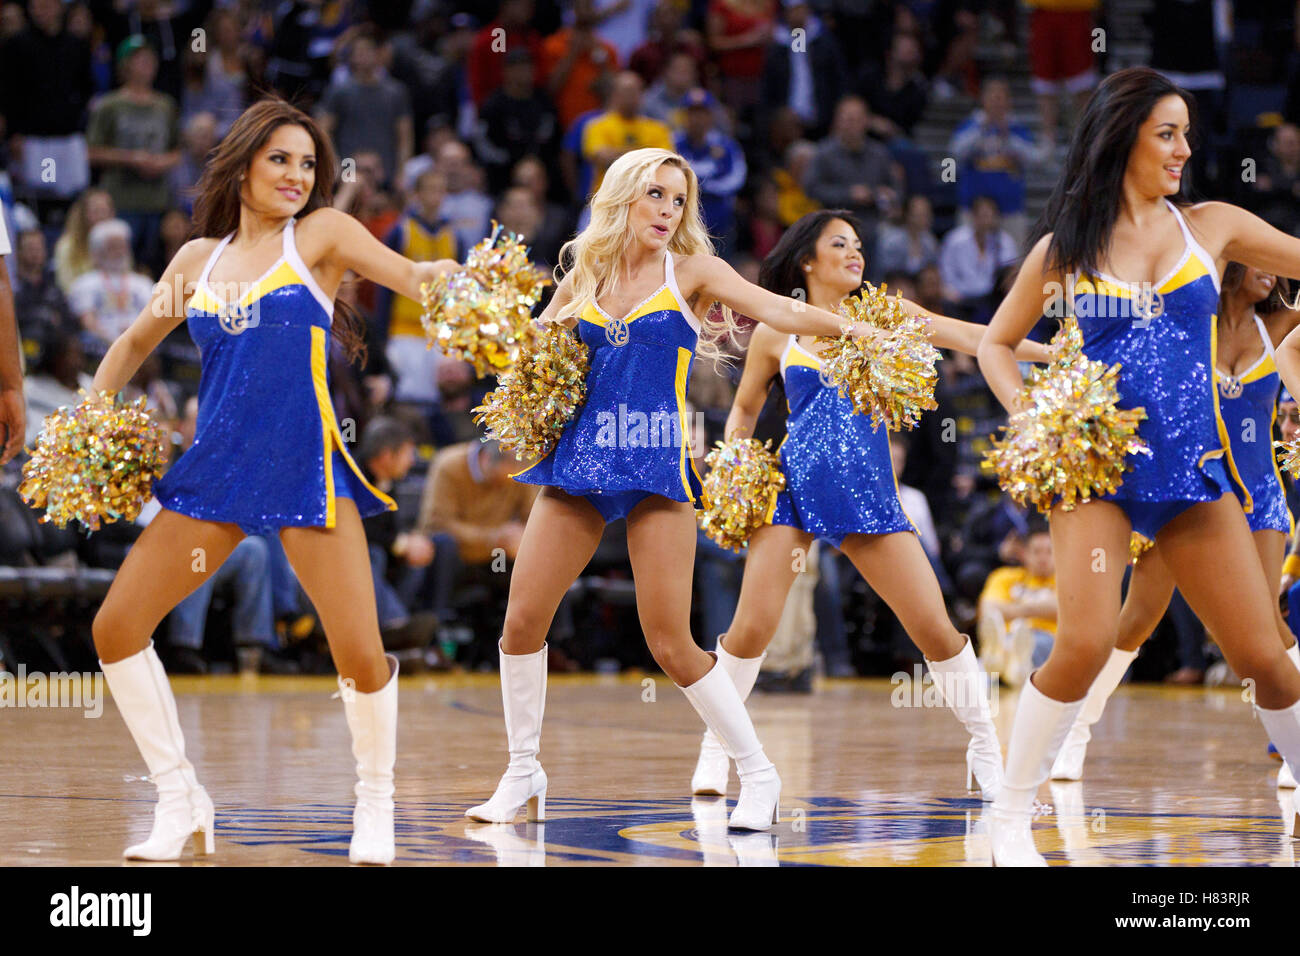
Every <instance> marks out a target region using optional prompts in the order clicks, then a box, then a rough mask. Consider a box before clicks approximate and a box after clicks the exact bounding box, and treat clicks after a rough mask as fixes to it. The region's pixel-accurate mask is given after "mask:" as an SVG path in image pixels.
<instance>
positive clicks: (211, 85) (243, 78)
mask: <svg viewBox="0 0 1300 956" xmlns="http://www.w3.org/2000/svg"><path fill="white" fill-rule="evenodd" d="M206 30H207V38H208V43H207V46H206V47H205V49H204V50H195V49H194V47H193V46H191V47H189V49H188V51H187V53H186V69H185V87H184V90H183V92H182V95H181V118H182V121H183V122H184V121H186V120H188V119H189V118H190V117H192V116H194V115H195V114H197V113H209V114H211V115H212V117H213V121H214V127H215V130H216V133H215V136H216V139H221V138H222V137H224V136H225V135H226V132H227V131H228V130H229V129H230V127H231V125H232V124H233V123H234V122H235V120H236V119H238V118H239V114H240V113H242V112H244V107H245V106H247V105H248V100H247V84H248V75H247V72H246V71H245V68H244V57H243V54H242V52H241V50H240V36H239V21H238V19H236V16H235V13H234V11H232V10H224V9H218V10H213V11H212V13H211V14H210V15H209V16H208V21H207V24H206Z"/></svg>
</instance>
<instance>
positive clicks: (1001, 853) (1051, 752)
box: [989, 674, 1083, 866]
mask: <svg viewBox="0 0 1300 956" xmlns="http://www.w3.org/2000/svg"><path fill="white" fill-rule="evenodd" d="M1082 706H1083V701H1082V700H1076V701H1070V702H1068V703H1067V702H1065V701H1060V700H1053V699H1052V698H1050V697H1048V696H1046V695H1045V694H1043V693H1042V691H1040V690H1039V689H1038V688H1037V687H1035V686H1034V680H1033V675H1032V674H1031V675H1029V680H1027V681H1025V686H1024V687H1023V688H1021V691H1020V702H1019V704H1018V706H1017V708H1016V720H1015V723H1014V724H1013V725H1012V727H1011V740H1010V742H1009V743H1008V745H1007V769H1006V773H1005V774H1004V775H1003V779H1002V790H1001V791H1000V792H999V793H998V796H997V799H996V800H994V801H993V807H992V809H993V815H992V817H991V819H990V821H989V843H990V844H991V847H992V850H993V865H994V866H1046V865H1047V861H1046V860H1044V859H1043V857H1042V856H1041V855H1040V854H1039V852H1038V850H1037V849H1036V848H1035V847H1034V837H1033V833H1032V824H1033V819H1034V795H1035V794H1036V793H1037V792H1038V788H1039V786H1040V785H1041V784H1042V782H1043V781H1044V780H1046V779H1047V774H1048V771H1049V770H1050V769H1051V766H1052V761H1053V760H1054V759H1055V757H1056V752H1057V751H1058V750H1059V749H1060V747H1061V742H1062V741H1063V740H1064V739H1065V735H1066V733H1067V732H1068V731H1069V729H1070V725H1071V724H1073V723H1074V718H1075V716H1076V715H1077V714H1078V713H1079V708H1081V707H1082Z"/></svg>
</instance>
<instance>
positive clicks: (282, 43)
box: [264, 0, 352, 103]
mask: <svg viewBox="0 0 1300 956" xmlns="http://www.w3.org/2000/svg"><path fill="white" fill-rule="evenodd" d="M273 9H274V12H273V13H272V14H271V16H270V24H269V27H270V29H269V30H267V31H266V36H265V40H264V42H265V44H266V47H267V49H266V75H265V81H266V84H267V86H269V87H271V88H272V89H274V90H275V91H276V92H277V93H279V94H280V95H281V96H283V97H284V98H285V99H287V100H289V101H290V102H306V103H314V102H315V101H316V100H317V99H318V98H319V97H320V95H321V91H322V90H323V89H325V86H326V85H327V82H328V79H329V70H330V56H331V55H332V54H333V52H334V44H335V40H336V39H337V38H338V36H339V35H340V34H341V33H342V32H343V31H344V30H346V29H347V28H348V27H350V26H351V25H352V18H351V12H350V10H349V5H347V4H343V5H340V6H338V7H335V8H334V14H335V15H333V16H329V17H324V16H322V15H321V4H320V2H319V0H287V2H284V3H281V4H279V5H278V6H276V7H274V8H273Z"/></svg>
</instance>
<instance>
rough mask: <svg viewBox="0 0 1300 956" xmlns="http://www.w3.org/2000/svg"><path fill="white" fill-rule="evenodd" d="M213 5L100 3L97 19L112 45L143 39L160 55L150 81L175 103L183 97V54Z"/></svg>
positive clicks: (139, 0)
mask: <svg viewBox="0 0 1300 956" xmlns="http://www.w3.org/2000/svg"><path fill="white" fill-rule="evenodd" d="M208 9H210V5H209V4H206V3H188V4H179V3H164V2H162V0H136V2H134V3H127V4H117V3H114V4H111V5H110V4H97V5H96V13H95V17H96V19H98V20H100V21H101V25H102V26H103V28H104V33H105V36H106V37H107V39H108V42H109V43H111V44H121V43H122V42H123V41H125V40H127V39H128V38H139V39H141V40H143V41H144V42H145V43H147V44H148V45H149V47H150V49H152V50H153V51H154V53H155V54H156V55H157V57H158V60H157V69H156V70H155V74H154V77H153V79H152V80H151V81H150V82H151V83H152V84H153V86H154V88H155V89H156V90H158V92H160V93H165V94H166V95H167V96H168V97H169V98H170V99H171V100H172V102H174V103H179V102H180V100H181V57H182V55H183V54H184V52H185V50H186V49H188V48H189V46H190V44H191V43H192V42H193V37H194V31H195V30H197V29H198V28H199V27H201V26H202V25H203V18H204V17H205V16H207V11H208Z"/></svg>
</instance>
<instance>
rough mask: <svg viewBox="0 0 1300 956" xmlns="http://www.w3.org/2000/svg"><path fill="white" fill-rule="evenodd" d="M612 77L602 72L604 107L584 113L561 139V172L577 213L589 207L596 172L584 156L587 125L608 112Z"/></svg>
mask: <svg viewBox="0 0 1300 956" xmlns="http://www.w3.org/2000/svg"><path fill="white" fill-rule="evenodd" d="M610 77H611V74H608V73H605V74H602V75H601V77H600V79H599V80H597V83H596V88H597V91H598V95H599V97H600V102H601V106H600V108H599V109H594V110H588V111H587V112H585V113H583V114H581V115H580V116H579V117H578V118H577V119H576V120H574V121H573V125H571V126H570V127H569V128H568V130H567V131H566V132H565V134H564V136H563V138H562V139H561V140H560V164H559V165H560V175H561V176H562V177H563V179H564V184H565V186H567V187H568V191H569V195H570V196H572V197H573V200H572V204H571V205H572V207H573V209H574V215H575V216H576V215H577V214H578V210H579V209H583V210H585V207H586V204H587V199H588V198H590V196H591V193H592V189H591V181H592V179H594V178H595V175H596V174H595V171H594V170H593V169H592V168H591V163H589V162H587V160H586V158H585V157H584V156H583V155H582V141H583V137H585V136H586V135H587V126H588V125H589V124H590V123H591V121H592V120H594V119H595V118H596V117H597V116H602V115H604V113H605V108H606V107H607V106H608V105H609V96H610V87H611V86H612V85H613V81H612V79H611V78H610ZM584 216H585V212H584Z"/></svg>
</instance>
